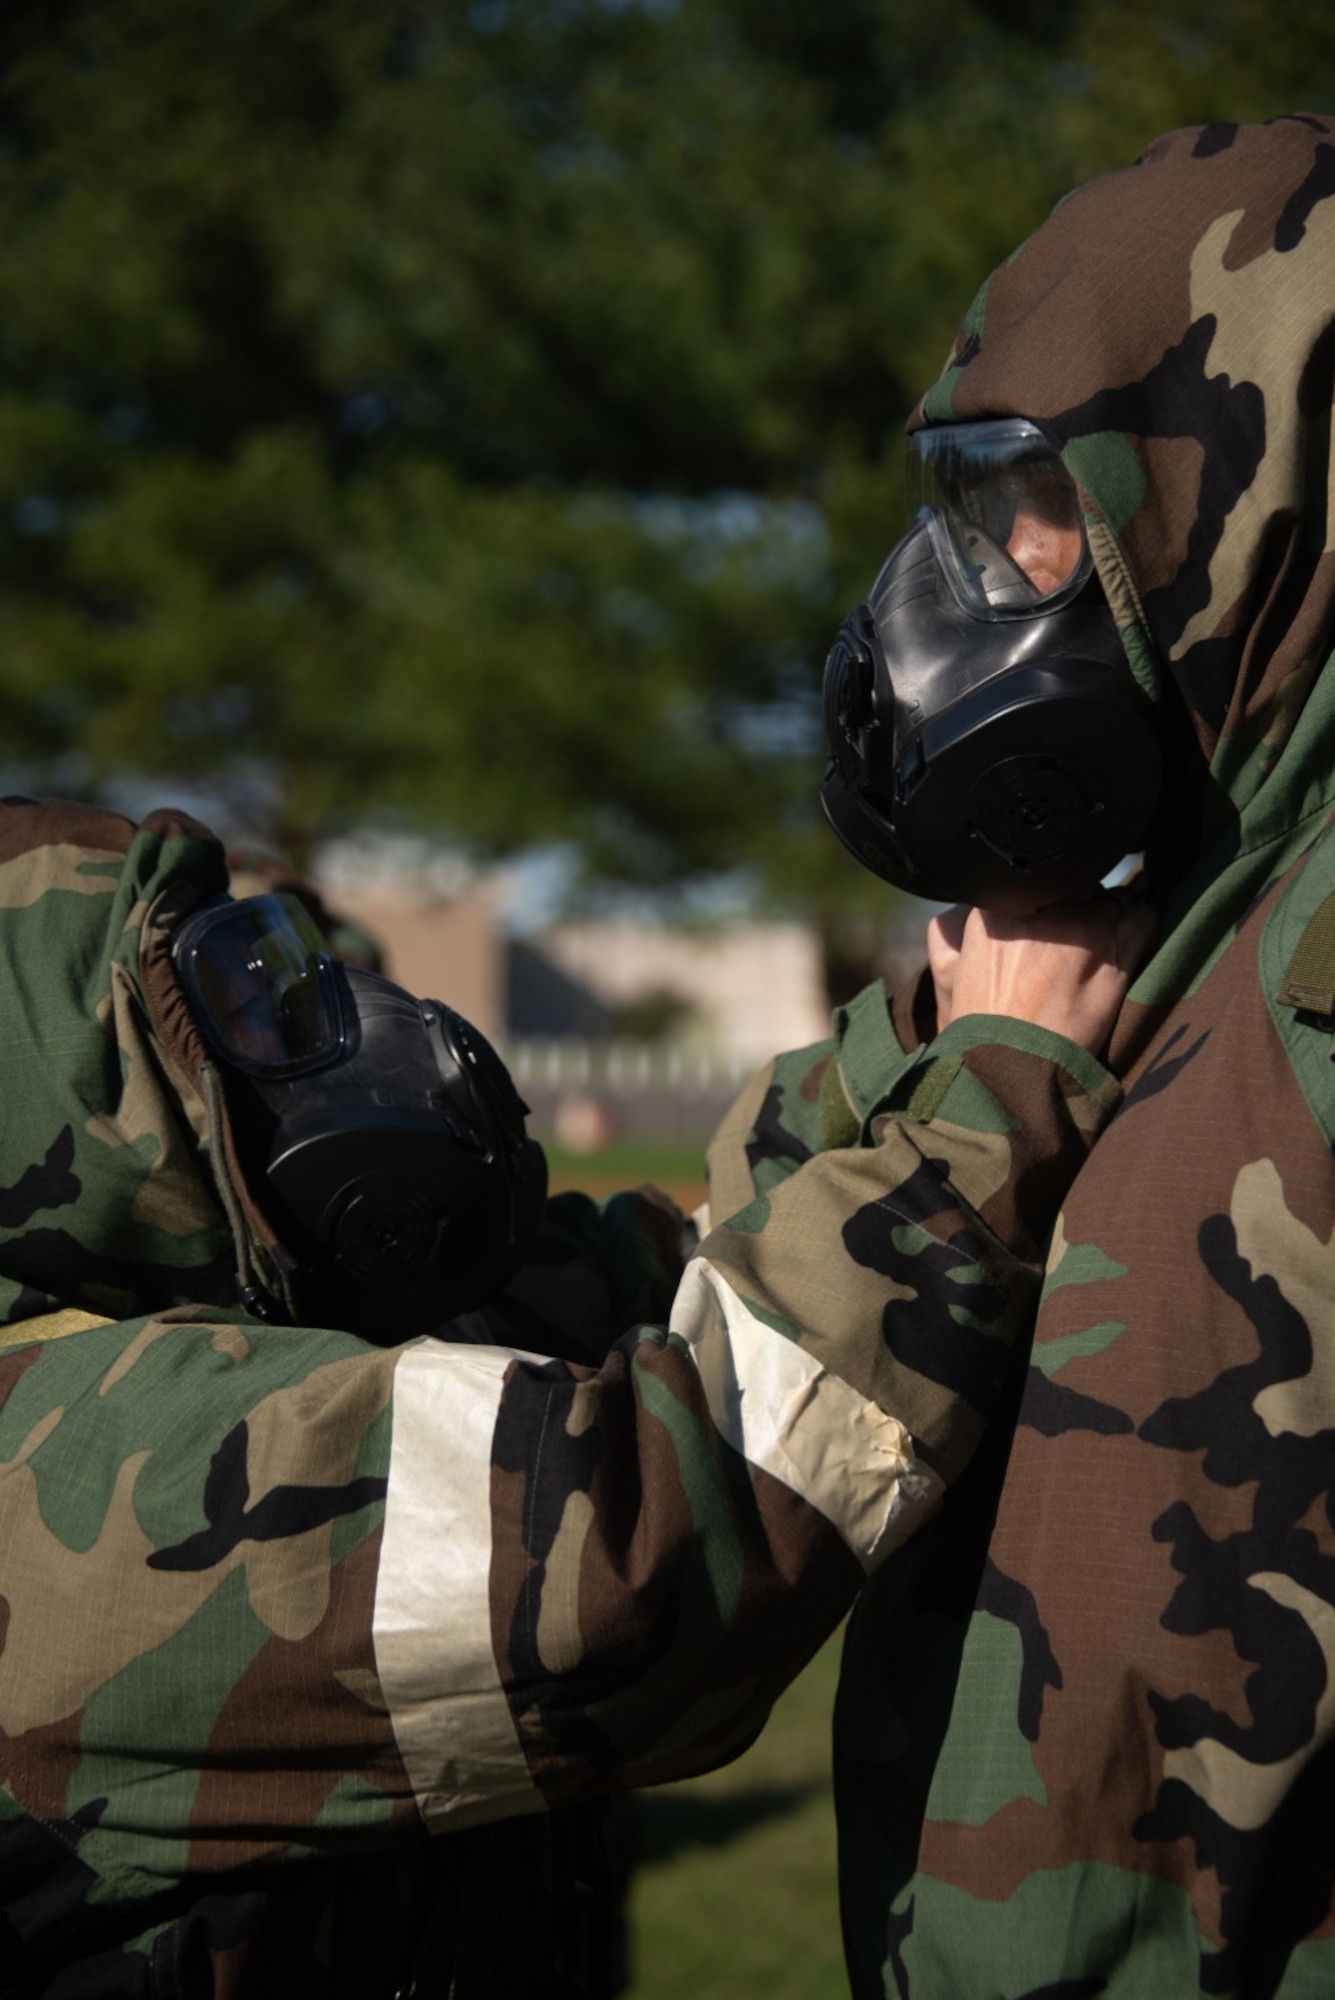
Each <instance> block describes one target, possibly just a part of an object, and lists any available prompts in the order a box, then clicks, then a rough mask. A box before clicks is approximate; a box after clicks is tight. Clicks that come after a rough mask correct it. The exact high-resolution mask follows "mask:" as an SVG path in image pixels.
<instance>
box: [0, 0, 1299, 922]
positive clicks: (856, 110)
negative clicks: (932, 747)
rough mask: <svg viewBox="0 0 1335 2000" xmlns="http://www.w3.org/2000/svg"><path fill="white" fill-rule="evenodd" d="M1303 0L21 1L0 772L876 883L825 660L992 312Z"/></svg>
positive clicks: (5, 388) (1, 203) (1225, 112)
mask: <svg viewBox="0 0 1335 2000" xmlns="http://www.w3.org/2000/svg"><path fill="white" fill-rule="evenodd" d="M1332 21H1335V17H1332V16H1331V15H1330V12H1329V10H1328V9H1327V8H1325V7H1317V6H1316V5H1314V4H1312V3H1311V0H1292V4H1291V5H1290V7H1289V8H1288V9H1287V10H1285V12H1284V13H1283V14H1282V15H1276V14H1274V13H1273V12H1271V11H1270V9H1269V8H1268V7H1266V8H1263V7H1262V5H1261V4H1260V0H1209V4H1208V5H1207V4H1204V0H1162V4H1156V5H1154V6H1153V7H1151V6H1150V5H1149V4H1148V0H1066V4H1062V5H1058V4H1057V0H961V4H959V5H957V6H955V7H954V8H951V9H949V10H940V9H925V8H923V7H922V6H921V5H918V4H915V0H827V4H825V5H824V6H812V5H811V4H810V0H476V4H474V5H472V6H464V5H461V4H457V0H190V4H189V5H188V6H170V5H167V4H164V0H11V4H10V6H9V7H8V8H7V9H6V10H5V14H4V18H3V21H0V357H3V368H2V369H0V658H2V659H3V662H4V666H3V672H2V673H0V757H2V758H3V759H4V760H5V761H6V762H7V763H8V765H9V766H10V768H11V771H13V770H14V769H16V768H17V769H18V770H20V771H25V770H27V771H31V772H33V773H36V774H37V776H38V778H39V779H43V778H44V779H45V780H46V781H48V782H50V781H51V780H52V778H53V777H54V781H55V782H56V783H58V784H60V783H63V784H64V785H65V786H66V787H70V786H80V787H83V788H95V787H96V786H97V785H98V784H99V783H100V782H102V781H103V780H104V779H105V778H106V776H107V775H108V774H109V773H112V772H115V771H119V770H125V769H127V768H134V769H139V770H147V771H157V772H162V773H171V774H177V775H182V774H190V773H200V772H207V773H210V774H212V775H214V776H217V775H218V774H220V773H221V774H223V775H224V778H225V777H226V774H228V773H229V772H230V773H232V774H233V780H234V782H238V783H239V782H240V775H239V774H243V773H244V772H245V770H246V769H247V768H250V767H252V766H253V765H254V764H255V762H256V760H259V761H260V762H261V763H262V764H263V766H264V767H265V768H266V769H268V770H270V771H272V772H276V773H278V774H280V775H281V790H282V799H283V809H282V814H283V816H282V823H281V825H280V827H279V828H278V831H279V833H280V834H281V837H282V838H283V839H284V840H285V841H286V842H287V843H288V844H289V846H291V847H292V848H294V849H295V850H298V851H300V850H301V849H302V848H303V847H305V846H306V845H307V844H308V843H309V842H310V841H311V840H312V839H313V838H314V837H316V836H317V835H318V834H321V833H325V832H329V831H332V830H335V829H337V828H340V827H347V826H348V825H351V824H356V823H357V822H358V821H360V820H362V819H363V818H365V817H366V816H367V815H372V814H385V813H391V814H395V815H398V816H399V817H400V818H401V819H402V820H404V821H406V822H413V823H416V824H419V825H422V826H427V827H437V828H440V829H442V830H446V831H449V832H451V833H453V834H455V835H457V836H460V837H462V838H464V839H466V840H468V841H470V842H472V843H474V844H475V845H476V846H477V847H478V848H480V849H482V850H484V851H489V852H494V853H505V852H509V851H513V850H515V849H517V848H520V847H523V846H525V845H528V844H531V843H534V842H540V841H545V840H551V839H560V840H565V841H568V842H570V843H572V844H573V845H574V846H575V847H576V848H577V849H578V850H579V851H580V852H581V853H582V854H583V855H584V856H585V857H586V858H587V860H588V862H589V865H590V867H591V868H592V869H593V870H594V871H595V872H601V873H602V874H604V875H608V876H613V877H621V878H623V879H629V880H633V881H641V882H648V883H655V884H662V883H668V882H672V881H676V880H680V879H682V878H684V877H689V876H690V875H692V874H694V873H699V872H702V871H706V870H709V869H711V868H721V867H732V866H744V867H748V868H751V869H753V870H755V871H756V872H757V873H758V874H759V876H761V877H762V878H763V879H764V880H765V881H767V882H768V883H769V885H770V887H771V889H772V890H773V892H774V893H775V894H776V895H778V896H779V897H781V898H785V899H787V900H788V901H789V902H792V903H799V904H801V903H805V904H807V905H808V906H813V907H814V906H823V907H826V908H833V907H835V906H837V905H839V904H840V903H841V902H842V903H844V904H847V905H850V906H851V903H852V902H853V901H854V900H855V899H856V896H857V893H858V892H859V890H860V889H861V888H863V887H870V885H869V884H866V885H862V884H859V883H856V882H854V881H853V879H852V878H853V877H855V876H856V875H857V874H858V872H859V871H857V870H856V869H854V868H853V867H852V865H851V864H850V863H848V862H847V861H846V860H845V859H844V858H843V856H842V854H841V853H840V852H839V850H838V849H837V848H836V846H835V843H834V842H833V840H832V839H831V838H830V837H829V836H828V835H827V834H826V832H825V831H824V829H823V828H822V827H821V826H820V825H819V821H818V815H817V811H816V807H815V790H816V783H817V780H818V776H819V723H818V706H817V686H818V680H819V667H820V662H821V659H822V657H823V654H824V651H825V648H826V645H827V643H828V640H829V637H830V635H831V633H832V631H833V628H834V626H835V624H836V623H837V621H838V619H839V617H840V616H841V615H842V613H843V611H844V610H845V609H846V608H847V605H848V604H849V603H851V602H853V601H855V600H856V598H857V597H858V596H860V595H861V594H862V591H863V589H864V587H865V585H866V583H867V581H868V580H869V578H870V575H871V574H872V572H873V570H874V568H875V565H876V564H877V562H878V561H879V559H880V557H881V555H882V554H883V553H884V551H885V549H886V548H887V547H888V546H889V544H890V542H891V541H892V540H893V539H894V538H895V536H896V534H897V533H898V532H899V529H900V526H901V498H900V471H899V466H900V448H899V435H900V431H901V429H902V424H903V420H904V416H905V414H906V412H907V410H908V408H909V407H910V405H911V403H912V401H913V400H914V398H915V396H916V395H917V394H918V393H919V392H920V390H921V389H922V388H923V387H924V386H925V385H926V382H927V381H928V380H929V379H930V378H931V376H932V375H933V374H934V373H935V371H936V369H937V367H938V366H939V364H940V361H941V359H942V357H943V355H944V352H945V350H946V347H947V345H948V343H949V339H950V336H951V332H952V330H953V326H954V324H955V321H956V320H957V318H958V316H959V314H960V312H961V311H962V310H963V308H964V306H965V305H966V304H967V302H968V299H969V297H970V295H971V293H972V291H973V289H974V288H975V286H976V284H977V282H978V280H979V279H980V277H981V276H982V275H984V274H985V273H986V271H987V270H988V269H989V268H990V267H991V266H992V264H993V263H995V262H996V261H997V259H998V258H999V257H1000V256H1002V255H1004V254H1005V253H1006V252H1007V251H1008V250H1009V249H1010V248H1012V247H1013V246H1014V244H1015V243H1016V242H1017V241H1018V240H1019V239H1020V238H1021V237H1022V236H1023V235H1024V234H1025V233H1026V232H1027V230H1028V229H1030V228H1031V227H1032V226H1033V225H1034V224H1035V223H1036V222H1037V221H1039V220H1040V219H1041V217H1042V216H1043V214H1044V213H1045V212H1046V211H1047V209H1048V208H1049V207H1050V206H1051V204H1052V203H1053V201H1054V200H1056V199H1057V198H1058V197H1059V196H1060V195H1061V194H1062V193H1064V192H1065V191H1066V189H1067V188H1069V187H1070V186H1071V185H1073V184H1074V183H1076V182H1078V181H1080V180H1082V179H1085V178H1087V177H1088V176H1089V175H1091V174H1093V173H1095V172H1098V171H1101V170H1103V169H1104V168H1106V167H1108V166H1112V165H1117V164H1121V163H1123V162H1125V161H1128V160H1130V159H1131V158H1133V157H1134V156H1135V154H1136V152H1137V151H1138V150H1139V149H1140V147H1141V146H1142V145H1143V144H1144V143H1145V141H1146V140H1147V139H1148V138H1150V137H1151V136H1153V135H1154V134H1155V133H1156V132H1158V131H1160V130H1163V129H1166V128H1167V127H1169V126H1172V125H1174V124H1180V123H1185V122H1190V121H1195V120H1198V119H1220V118H1241V117H1254V116H1266V115H1269V114H1271V113H1272V112H1275V111H1278V110H1281V109H1294V108H1308V109H1321V108H1323V107H1324V106H1328V105H1329V104H1330V103H1331V101H1332V96H1333V95H1335V25H1332Z"/></svg>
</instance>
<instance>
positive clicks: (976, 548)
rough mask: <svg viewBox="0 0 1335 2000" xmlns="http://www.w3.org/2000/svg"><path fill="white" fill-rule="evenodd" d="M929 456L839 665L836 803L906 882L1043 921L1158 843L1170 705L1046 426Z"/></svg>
mask: <svg viewBox="0 0 1335 2000" xmlns="http://www.w3.org/2000/svg"><path fill="white" fill-rule="evenodd" d="M909 444H910V454H911V472H912V475H913V477H914V480H915V483H916V486H917V498H918V499H919V500H920V502H921V506H920V508H919V512H918V515H917V519H916V520H915V522H914V524H913V526H912V528H911V529H910V530H909V532H908V534H907V535H906V536H905V537H904V539H903V540H902V541H901V542H900V543H899V544H898V545H897V546H896V547H895V548H894V549H892V550H891V552H890V555H889V557H888V558H887V560H886V562H885V565H884V567H883V568H882V570H881V573H880V575H879V576H878V577H877V579H876V581H875V583H874V584H873V586H872V589H871V594H870V596H869V597H868V600H867V602H866V603H865V604H862V605H859V606H858V608H857V610H856V611H854V612H852V613H851V614H850V616H849V617H848V618H847V619H846V620H845V622H844V624H843V626H842V627H841V628H840V631H839V634H838V636H837V637H836V639H835V642H834V645H833V647H832V648H831V651H830V655H829V658H828V660H827V661H826V664H825V693H824V704H825V737H826V749H827V752H828V758H829V762H828V766H827V770H826V777H825V783H824V786H823V788H822V791H821V804H822V805H823V807H824V809H825V814H826V817H827V818H828V819H829V821H830V824H831V825H832V826H833V828H834V830H835V832H836V833H837V834H838V835H839V838H840V839H841V840H842V841H843V843H844V845H845V846H846V847H847V848H848V849H849V850H850V852H851V853H853V854H854V855H856V857H857V859H858V860H859V861H861V862H862V863H863V865H864V866H865V867H867V868H870V869H872V871H873V872H874V873H875V874H877V875H881V876H884V878H885V879H886V881H888V882H892V883H893V884H894V885H895V886H896V887H897V888H900V889H907V890H911V891H912V892H913V893H914V894H915V895H919V896H927V897H930V898H932V899H933V900H935V901H938V902H943V903H970V904H977V905H979V906H981V907H982V908H983V909H988V910H999V911H1004V912H1009V913H1012V914H1023V913H1027V912H1030V911H1033V910H1036V909H1038V908H1040V907H1042V905H1044V904H1046V903H1053V902H1058V901H1060V900H1061V899H1062V898H1064V897H1067V896H1073V895H1080V894H1086V893H1088V892H1090V891H1091V890H1093V889H1094V888H1095V887H1096V886H1097V884H1098V883H1099V882H1100V881H1101V879H1102V878H1103V877H1104V876H1105V875H1106V874H1107V873H1108V872H1109V870H1110V869H1112V868H1113V867H1115V866H1116V864H1117V863H1118V862H1119V861H1120V860H1121V859H1122V858H1123V857H1124V856H1125V855H1127V854H1129V853H1132V852H1134V851H1135V850H1136V849H1137V848H1138V847H1139V846H1140V845H1141V843H1142V841H1143V838H1144V835H1145V832H1146V829H1147V827H1148V825H1149V822H1150V819H1151V817H1152V815H1153V813H1154V809H1155V805H1156V802H1157V800H1158V796H1159V790H1160V783H1161V776H1162V756H1161V751H1160V745H1159V732H1158V728H1157V724H1156V716H1155V711H1154V709H1153V707H1152V705H1151V704H1150V703H1149V701H1148V700H1147V699H1146V698H1145V697H1144V696H1143V695H1142V694H1141V692H1140V690H1139V688H1138V687H1137V685H1136V683H1135V680H1134V679H1133V677H1132V674H1131V670H1130V668H1129V666H1128V665H1127V660H1126V655H1125V653H1124V651H1123V649H1122V646H1121V642H1120V641H1119V639H1118V637H1117V630H1116V627H1115V625H1114V622H1113V617H1112V613H1111V611H1110V610H1109V608H1108V605H1107V603H1106V601H1105V599H1104V597H1103V594H1102V592H1101V590H1100V588H1099V584H1098V581H1097V579H1096V577H1095V576H1094V573H1093V564H1092V562H1091V559H1090V555H1089V549H1088V546H1087V543H1086V540H1085V533H1084V526H1083V521H1082V517H1081V511H1080V505H1079V499H1078V496H1077V493H1076V490H1075V485H1074V482H1073V481H1072V479H1071V477H1070V474H1069V473H1068V472H1067V471H1066V469H1065V467H1064V466H1063V465H1062V463H1061V460H1060V458H1059V457H1058V455H1057V453H1056V451H1055V450H1054V449H1053V447H1052V445H1051V444H1050V443H1049V442H1048V440H1047V439H1046V438H1045V437H1044V435H1043V433H1042V432H1041V431H1040V430H1039V429H1038V428H1037V426H1036V425H1034V424H1031V423H1028V422H1026V421H1024V420H1023V419H1019V418H1002V419H998V420H996V421H994V422H989V423H979V424H951V425H943V426H942V427H940V428H939V429H936V430H926V431H921V432H919V433H917V435H916V436H915V437H913V438H911V439H910V441H909Z"/></svg>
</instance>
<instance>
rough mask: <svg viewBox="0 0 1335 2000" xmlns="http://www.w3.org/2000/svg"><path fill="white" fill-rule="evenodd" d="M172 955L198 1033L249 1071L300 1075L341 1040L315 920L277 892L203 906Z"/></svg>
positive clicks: (330, 968)
mask: <svg viewBox="0 0 1335 2000" xmlns="http://www.w3.org/2000/svg"><path fill="white" fill-rule="evenodd" d="M172 957H173V960H174V962H175V965H176V969H177V973H178V974H179V976H180V980H181V984H182V986H183V987H184V989H185V995H186V998H187V1000H188V1001H189V1002H190V1006H191V1009H192V1011H193V1013H194V1017H195V1020H196V1022H197V1024H198V1026H199V1029H200V1032H201V1034H202V1035H203V1036H204V1039H205V1041H206V1042H208V1044H209V1046H210V1047H211V1048H212V1049H213V1051H214V1053H215V1054H216V1055H219V1056H221V1057H222V1059H223V1061H224V1062H226V1063H230V1064H231V1065H232V1066H233V1067H234V1068H236V1069H239V1070H243V1071H245V1073H246V1074H247V1075H249V1076H258V1077H290V1076H303V1075H306V1074H307V1073H309V1072H310V1071H312V1070H318V1069H323V1068H324V1067H325V1066H326V1065H327V1064H329V1063H331V1062H333V1061H335V1060H336V1058H337V1056H338V1054H339V1052H340V1050H341V1049H342V1048H343V1046H344V1043H345V1041H346V1039H347V1034H346V1025H345V1021H344V1013H343V1006H342V1002H341V999H340V995H339V988H338V981H337V979H336V977H335V974H334V962H333V959H332V957H331V956H330V952H329V947H328V945H327V944H326V943H325V940H324V937H323V935H322V933H321V931H320V929H319V926H318V925H317V924H316V922H315V919H314V918H313V917H312V916H311V914H310V912H309V911H308V910H307V909H306V907H305V905H304V904H303V903H301V902H300V901H299V900H298V898H297V897H295V896H289V895H284V894H282V893H281V892H280V893H276V894H273V895H268V896H249V897H245V898H243V899H242V900H241V901H239V902H232V901H230V900H229V901H227V902H224V903H218V904H214V905H206V906H205V908H204V909H202V910H197V911H196V912H195V913H194V915H193V916H190V917H187V918H186V919H185V921H184V922H183V923H182V924H181V925H180V926H179V927H178V929H177V932H176V936H175V937H174V939H173V941H172Z"/></svg>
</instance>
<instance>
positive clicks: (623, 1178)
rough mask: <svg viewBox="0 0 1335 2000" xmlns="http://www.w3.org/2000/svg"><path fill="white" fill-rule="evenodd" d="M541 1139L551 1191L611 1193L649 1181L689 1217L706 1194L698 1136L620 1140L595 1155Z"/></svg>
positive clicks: (593, 1193)
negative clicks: (574, 1151)
mask: <svg viewBox="0 0 1335 2000" xmlns="http://www.w3.org/2000/svg"><path fill="white" fill-rule="evenodd" d="M537 1136H538V1137H539V1138H541V1139H542V1142H543V1146H544V1148H545V1150H546V1154H547V1172H548V1176H549V1180H550V1185H551V1190H552V1193H553V1194H558V1193H560V1191H561V1190H562V1189H563V1188H582V1189H583V1190H584V1192H585V1193H586V1194H591V1195H595V1196H597V1195H604V1194H615V1193H616V1191H617V1189H618V1188H632V1187H639V1186H640V1185H641V1184H642V1183H643V1182H645V1181H652V1182H653V1184H654V1186H655V1187H661V1188H663V1189H665V1190H666V1192H667V1193H668V1194H670V1195H671V1196H672V1198H673V1200H674V1201H675V1202H676V1203H677V1205H678V1207H679V1208H681V1209H683V1210H684V1211H685V1212H686V1214H687V1215H689V1214H690V1213H691V1211H692V1209H694V1208H696V1207H698V1206H699V1204H700V1203H701V1202H702V1201H703V1200H704V1198H705V1143H706V1142H705V1141H704V1140H703V1139H619V1140H618V1141H617V1142H616V1144H615V1145H611V1146H605V1147H604V1148H603V1149H602V1151H601V1152H598V1153H567V1152H565V1151H564V1150H563V1149H562V1148H561V1147H560V1146H557V1145H555V1144H554V1143H553V1142H552V1141H551V1140H549V1139H547V1138H546V1137H545V1135H544V1134H542V1133H539V1134H538V1135H537Z"/></svg>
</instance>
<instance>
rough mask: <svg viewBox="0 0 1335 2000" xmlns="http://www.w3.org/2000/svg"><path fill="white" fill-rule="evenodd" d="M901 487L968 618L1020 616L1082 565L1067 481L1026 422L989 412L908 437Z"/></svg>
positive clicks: (1051, 601)
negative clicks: (905, 486) (905, 480)
mask: <svg viewBox="0 0 1335 2000" xmlns="http://www.w3.org/2000/svg"><path fill="white" fill-rule="evenodd" d="M909 495H910V499H911V501H912V503H913V504H914V505H915V507H916V508H917V511H918V518H919V519H921V518H923V516H924V515H925V516H926V517H927V520H928V523H929V528H930V533H931V537H932V545H933V548H934V549H935V552H936V557H937V561H938V562H939V563H940V565H941V568H942V571H943V573H944V574H945V576H946V578H947V580H948V582H949V584H950V587H951V590H952V591H953V592H954V594H955V596H956V598H957V599H958V600H959V603H960V605H961V606H962V608H963V609H964V610H965V611H967V612H968V613H969V615H970V617H973V618H985V619H996V618H1023V617H1025V616H1026V615H1028V614H1029V613H1031V612H1033V611H1035V610H1039V609H1042V610H1044V611H1047V610H1051V609H1054V608H1056V607H1057V606H1058V605H1061V604H1064V603H1066V602H1067V601H1068V599H1070V598H1072V597H1074V596H1075V595H1076V593H1077V591H1079V589H1080V588H1081V586H1082V584H1083V583H1084V582H1085V580H1086V578H1087V577H1088V576H1089V574H1090V570H1091V568H1092V564H1091V559H1090V554H1089V547H1088V544H1087V542H1086V539H1085V527H1084V520H1083V517H1082V514H1081V509H1080V497H1079V494H1078V493H1077V492H1076V487H1075V481H1074V480H1073V479H1072V478H1071V475H1070V473H1069V472H1068V471H1067V470H1066V467H1065V466H1064V465H1063V464H1062V462H1061V459H1060V458H1059V457H1058V455H1057V452H1056V450H1055V448H1054V447H1053V446H1052V445H1051V444H1050V443H1049V442H1048V440H1047V438H1046V437H1045V436H1044V435H1043V433H1042V431H1041V430H1039V428H1038V426H1037V425H1036V424H1032V423H1029V422H1028V421H1027V420H1026V419H1025V418H1023V417H999V418H996V419H994V420H992V421H989V422H986V423H978V424H942V425H940V426H939V427H938V428H936V429H934V430H924V431H917V432H915V433H914V435H913V436H912V437H911V438H910V439H909Z"/></svg>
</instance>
